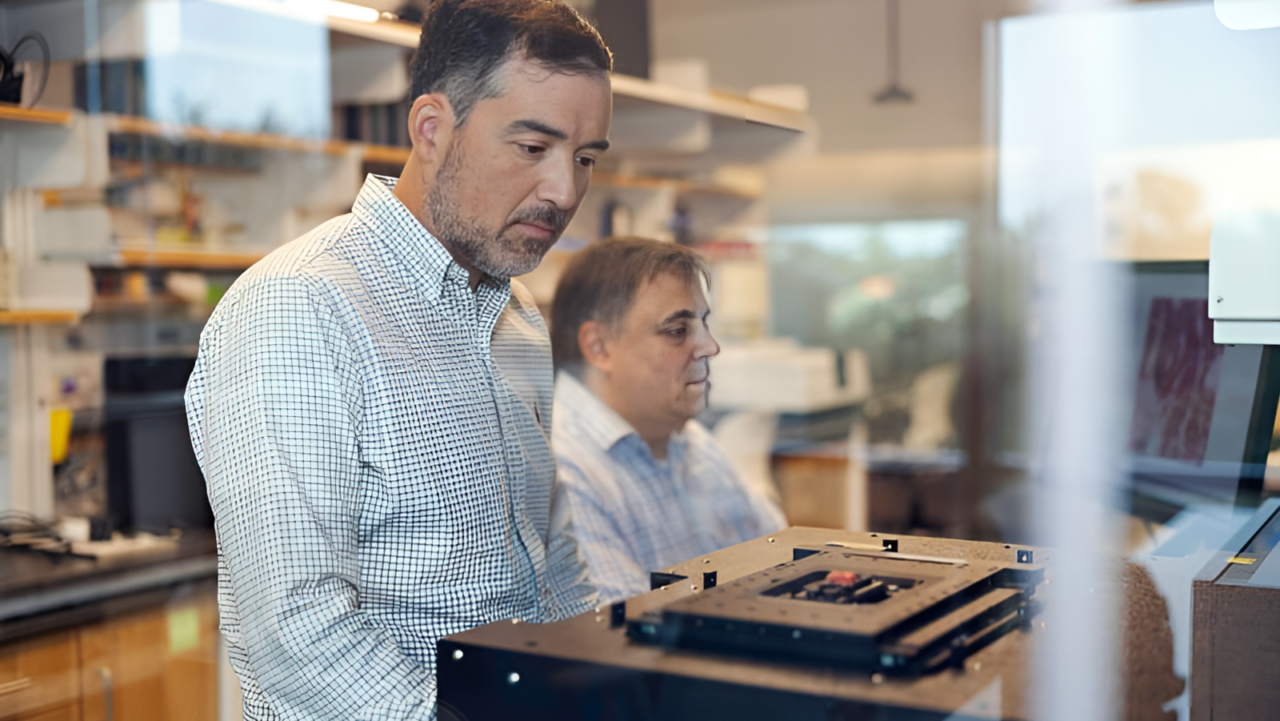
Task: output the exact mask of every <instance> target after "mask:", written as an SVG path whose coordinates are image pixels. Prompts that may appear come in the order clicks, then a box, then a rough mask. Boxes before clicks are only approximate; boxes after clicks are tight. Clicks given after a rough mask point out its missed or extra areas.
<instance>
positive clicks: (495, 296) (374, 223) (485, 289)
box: [351, 173, 511, 308]
mask: <svg viewBox="0 0 1280 721" xmlns="http://www.w3.org/2000/svg"><path fill="white" fill-rule="evenodd" d="M395 187H396V179H395V178H389V177H387V176H384V175H374V174H372V173H371V174H369V176H368V177H366V178H365V181H364V186H363V187H362V188H361V189H360V194H359V195H358V196H357V197H356V202H355V204H354V205H352V207H351V212H352V213H353V214H354V215H355V216H356V217H357V218H359V219H360V220H361V222H363V223H364V224H366V225H367V226H369V228H370V229H371V230H372V231H373V233H374V235H375V236H377V237H378V238H379V239H380V240H381V241H382V242H383V243H384V244H385V245H386V247H387V249H388V250H389V251H390V252H391V254H392V255H393V256H394V258H395V260H396V261H398V263H399V264H400V265H401V267H402V269H403V270H404V272H405V273H406V274H407V275H408V276H409V278H410V279H411V281H412V283H413V284H414V285H415V286H417V287H419V288H421V289H422V291H423V292H424V293H425V294H427V295H428V296H436V297H445V296H447V295H450V294H454V293H457V292H459V291H465V292H466V293H468V294H470V291H471V289H470V284H469V276H468V273H467V271H466V270H465V269H464V268H463V267H462V266H460V265H458V264H457V263H456V262H454V260H453V256H452V255H450V254H449V251H447V250H445V248H444V246H443V245H441V244H440V241H439V240H437V239H436V238H435V236H433V235H432V234H431V232H430V231H428V230H427V229H426V228H425V227H424V226H423V225H422V223H421V222H419V221H418V218H417V217H416V216H414V214H413V213H411V212H410V211H409V209H408V208H406V207H405V205H404V203H402V202H400V199H399V198H397V197H396V195H395V193H394V192H393V191H394V190H395ZM494 291H496V293H495V292H494ZM510 294H511V281H510V280H497V279H494V278H485V280H484V281H482V282H481V283H480V286H479V288H477V295H478V296H479V298H478V300H480V302H481V304H482V306H486V307H487V306H495V307H497V308H502V307H505V306H506V303H507V300H508V299H509V298H510Z"/></svg>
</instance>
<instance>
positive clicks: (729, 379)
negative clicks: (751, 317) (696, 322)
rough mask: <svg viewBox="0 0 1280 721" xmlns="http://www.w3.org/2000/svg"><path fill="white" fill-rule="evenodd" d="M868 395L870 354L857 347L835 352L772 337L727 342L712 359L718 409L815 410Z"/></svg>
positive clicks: (714, 401) (714, 400)
mask: <svg viewBox="0 0 1280 721" xmlns="http://www.w3.org/2000/svg"><path fill="white" fill-rule="evenodd" d="M842 360H843V365H844V373H843V377H844V383H843V384H841V383H840V377H841V373H840V370H839V367H840V364H841V362H842ZM870 394H871V373H870V371H869V369H868V366H867V359H866V355H864V354H863V353H862V352H861V351H858V350H851V351H846V352H844V353H843V354H837V352H836V351H835V350H833V349H830V348H803V347H800V346H798V345H796V344H795V343H794V342H793V341H790V340H786V339H783V340H778V339H770V340H767V341H758V342H753V343H746V344H742V345H725V346H723V347H722V348H721V352H720V355H719V356H716V357H715V358H713V359H712V360H711V405H712V406H713V407H715V408H721V409H739V410H757V411H772V412H780V413H812V412H817V411H822V410H827V409H830V408H836V407H839V406H846V405H853V404H856V403H861V402H862V401H864V400H866V398H867V397H868V396H869V395H870Z"/></svg>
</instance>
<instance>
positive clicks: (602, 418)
mask: <svg viewBox="0 0 1280 721" xmlns="http://www.w3.org/2000/svg"><path fill="white" fill-rule="evenodd" d="M555 402H556V404H557V405H559V406H561V407H562V408H563V409H564V411H563V412H567V413H569V414H572V415H573V416H574V417H575V418H577V419H578V423H577V425H578V427H579V428H580V429H581V430H582V432H583V434H584V435H586V436H587V440H589V441H591V442H593V443H594V444H596V445H598V446H599V447H600V448H603V449H605V450H606V451H611V450H613V447H614V446H616V445H618V444H619V443H621V442H623V441H624V440H626V439H627V438H635V441H636V443H639V444H640V445H641V446H643V447H644V449H645V452H646V453H647V452H649V446H648V444H646V443H645V442H644V440H643V439H642V438H640V434H639V433H636V429H634V428H632V427H631V424H630V423H627V421H626V419H624V418H623V417H622V416H620V415H618V412H617V411H615V410H613V409H612V408H610V407H609V406H608V404H606V403H605V402H604V401H602V400H600V399H599V398H598V397H597V396H596V394H595V393H592V392H591V391H590V390H589V389H588V388H587V387H586V386H585V385H583V384H582V381H580V380H578V379H577V378H576V377H574V375H573V374H572V373H569V372H567V371H560V372H559V373H557V374H556V391H555ZM555 413H557V414H560V413H562V411H559V410H557V411H555ZM557 417H561V416H559V415H558V416H557ZM687 442H688V431H687V429H681V430H680V431H679V432H677V433H672V434H671V440H669V441H668V442H667V459H668V460H667V461H666V462H667V463H671V464H673V466H674V465H675V464H679V463H680V462H681V459H682V458H683V457H684V451H685V446H686V445H687ZM654 462H655V463H657V461H656V460H655V461H654Z"/></svg>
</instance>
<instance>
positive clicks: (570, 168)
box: [538, 158, 585, 210]
mask: <svg viewBox="0 0 1280 721" xmlns="http://www.w3.org/2000/svg"><path fill="white" fill-rule="evenodd" d="M545 167H546V172H545V174H544V175H543V177H542V182H540V183H539V184H538V200H540V201H542V202H544V203H551V204H552V205H554V206H556V207H557V208H559V209H560V210H573V209H574V208H576V207H578V201H579V200H581V198H582V194H581V192H580V191H579V190H578V164H577V162H576V161H574V160H573V159H572V158H570V160H569V162H567V163H564V162H556V163H546V164H545ZM583 185H584V186H585V183H583ZM583 191H585V187H584V188H583Z"/></svg>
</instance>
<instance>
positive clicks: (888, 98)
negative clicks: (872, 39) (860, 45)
mask: <svg viewBox="0 0 1280 721" xmlns="http://www.w3.org/2000/svg"><path fill="white" fill-rule="evenodd" d="M885 18H886V23H885V24H886V26H887V27H886V30H887V33H886V36H887V37H886V40H887V42H886V45H887V46H888V54H889V84H888V85H887V86H886V87H885V89H884V90H881V91H880V92H878V93H876V95H875V101H876V103H877V104H880V105H884V104H887V103H910V102H914V101H915V99H916V96H915V93H912V92H911V91H910V90H907V89H906V88H904V87H902V86H901V85H900V84H898V0H885Z"/></svg>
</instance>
